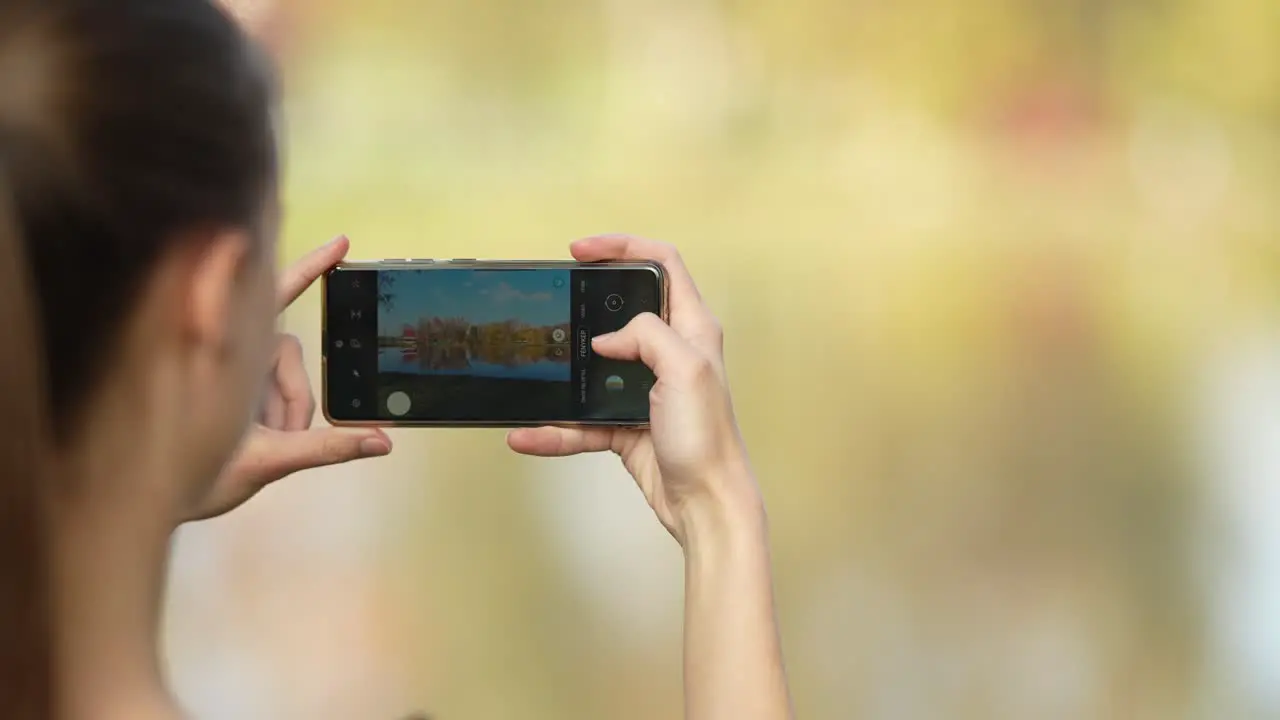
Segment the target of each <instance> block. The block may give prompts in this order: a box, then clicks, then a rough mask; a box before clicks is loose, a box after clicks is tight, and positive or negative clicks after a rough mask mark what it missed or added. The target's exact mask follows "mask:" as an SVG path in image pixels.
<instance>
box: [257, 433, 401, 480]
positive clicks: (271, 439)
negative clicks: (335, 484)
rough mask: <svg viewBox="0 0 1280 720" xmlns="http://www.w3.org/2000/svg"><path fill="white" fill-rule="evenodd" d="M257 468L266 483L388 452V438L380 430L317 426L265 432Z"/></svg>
mask: <svg viewBox="0 0 1280 720" xmlns="http://www.w3.org/2000/svg"><path fill="white" fill-rule="evenodd" d="M261 443H262V445H261V446H260V447H259V448H258V450H257V454H258V455H259V463H258V466H259V468H260V472H261V474H262V476H263V479H264V480H265V481H266V482H272V481H274V480H278V479H280V478H282V477H285V476H286V475H290V474H292V473H295V472H298V471H300V470H308V469H311V468H317V467H323V466H325V465H339V464H341V463H345V462H351V461H352V460H359V459H361V458H370V457H381V456H383V455H386V454H388V453H390V452H391V439H390V438H388V437H387V436H386V434H385V433H383V432H382V431H381V430H377V429H368V430H366V429H352V428H335V427H321V428H313V429H311V430H304V431H301V432H272V433H265V434H264V435H263V437H262V439H261Z"/></svg>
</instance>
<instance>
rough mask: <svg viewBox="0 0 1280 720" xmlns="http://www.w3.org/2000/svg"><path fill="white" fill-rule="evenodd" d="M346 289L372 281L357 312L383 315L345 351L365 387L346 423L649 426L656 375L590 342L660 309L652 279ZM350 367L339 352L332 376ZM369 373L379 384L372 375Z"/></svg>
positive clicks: (523, 279) (423, 278)
mask: <svg viewBox="0 0 1280 720" xmlns="http://www.w3.org/2000/svg"><path fill="white" fill-rule="evenodd" d="M347 276H350V277H347ZM646 277H647V283H645V282H643V281H644V280H645V278H646ZM335 281H336V283H337V285H338V287H339V288H340V287H341V286H342V285H343V283H344V282H345V283H347V284H348V285H349V284H350V282H352V281H354V282H357V283H359V282H360V281H363V282H364V283H366V284H367V286H368V287H367V288H364V287H363V286H362V287H361V288H359V289H357V292H356V293H355V296H354V297H353V298H352V301H351V302H352V305H353V307H355V306H360V305H362V304H364V302H369V303H371V304H373V305H375V306H376V307H375V308H369V309H371V310H373V313H371V314H373V315H374V316H375V317H376V329H375V328H373V327H370V325H371V323H369V322H368V321H367V320H366V319H365V318H366V317H367V316H366V315H365V312H366V310H364V309H363V308H361V309H358V310H357V311H356V312H357V314H358V321H363V323H361V322H357V326H358V325H361V324H363V326H364V329H363V332H362V331H361V330H360V329H358V328H357V327H353V328H352V331H351V332H350V333H348V335H350V336H351V337H349V338H348V339H347V340H346V343H347V346H346V348H345V349H346V351H347V354H348V355H350V356H351V360H352V363H351V365H352V368H353V371H354V373H355V375H354V376H353V377H354V378H355V379H353V381H352V382H350V383H348V384H347V386H348V387H349V390H348V391H346V392H345V393H342V394H344V395H345V396H347V397H349V400H348V404H347V407H346V411H347V412H346V413H342V414H335V417H341V418H342V419H346V417H345V415H346V414H350V415H351V419H376V420H388V421H413V420H424V421H446V422H447V421H462V422H492V423H502V422H540V421H545V422H556V421H574V420H589V419H598V420H621V421H627V420H637V421H640V420H645V419H647V417H648V393H649V390H650V389H651V388H652V385H653V380H654V379H653V375H652V373H650V372H649V370H648V369H647V368H645V367H644V366H643V365H640V364H638V363H624V362H617V361H612V360H609V359H607V358H602V357H599V356H597V355H595V353H594V352H593V351H592V350H591V341H590V339H591V337H592V336H594V335H598V334H602V333H606V332H611V331H614V330H618V329H620V328H621V327H622V326H624V325H625V324H626V323H627V322H628V321H629V320H630V319H631V318H633V317H634V316H635V315H636V314H638V313H640V312H645V311H656V310H657V309H658V308H657V299H658V295H657V276H656V274H654V273H652V272H648V271H645V270H625V269H609V268H600V269H568V268H566V269H552V268H541V269H472V268H452V269H451V268H440V269H389V270H378V271H360V272H354V271H353V272H344V273H337V274H336V275H335V278H331V283H333V282H335ZM645 285H648V286H650V287H651V288H652V289H645ZM362 297H363V298H365V299H364V300H362V299H361V298H362ZM331 300H332V298H331ZM346 316H347V317H348V318H350V317H351V314H350V312H348V313H347V315H346ZM339 317H341V315H339ZM370 332H372V334H373V337H368V335H369V333H370ZM361 334H363V335H365V341H364V342H361V339H360V335H361ZM340 340H341V338H339V341H340ZM352 342H354V343H355V344H356V346H357V347H355V348H352V347H351V343H352ZM342 357H343V354H342V350H341V349H339V348H337V346H336V345H332V344H331V347H330V368H331V370H332V371H334V372H335V373H336V374H337V375H338V376H341V374H342V370H341V369H340V366H342V365H343V362H342V361H341V359H340V358H342ZM370 360H373V361H374V363H375V364H373V366H372V367H369V365H370V362H369V361H370ZM361 365H363V366H365V367H366V368H368V369H370V370H372V371H373V373H372V378H365V377H364V376H362V375H361V373H360V372H359V367H358V366H361ZM361 379H363V382H361V381H360V380H361ZM333 390H337V387H336V386H331V392H332V391H333ZM343 399H347V398H346V397H344V398H341V399H339V404H341V403H342V400H343ZM339 409H340V408H339ZM333 411H334V409H333V408H331V413H332V412H333Z"/></svg>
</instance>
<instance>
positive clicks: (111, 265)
mask: <svg viewBox="0 0 1280 720" xmlns="http://www.w3.org/2000/svg"><path fill="white" fill-rule="evenodd" d="M272 94H273V93H272V88H271V86H270V81H269V73H268V72H267V63H266V61H265V59H264V58H263V57H262V55H261V54H259V53H258V52H257V49H256V47H255V46H253V45H252V43H251V42H250V41H249V40H248V39H247V38H246V37H245V35H244V34H243V32H242V30H241V29H240V28H239V26H238V25H236V24H235V22H234V21H233V20H231V19H230V18H229V17H228V16H227V15H226V14H225V13H224V12H223V11H222V10H221V9H220V8H219V7H217V6H216V5H215V4H213V3H212V2H210V0H6V2H4V3H3V5H2V6H0V162H3V163H4V164H5V166H6V167H7V170H8V175H9V178H10V182H11V184H12V186H13V193H14V200H15V203H14V204H15V207H16V214H17V222H18V228H19V231H20V233H21V235H22V237H23V238H24V240H25V243H26V247H27V256H28V261H29V262H30V265H31V268H32V272H33V274H34V278H35V286H36V294H37V298H38V303H37V304H38V307H39V312H40V313H41V321H40V323H39V326H40V328H41V332H42V335H43V337H44V347H45V350H46V353H47V361H48V364H49V383H50V385H49V392H50V403H51V405H52V420H53V424H54V427H55V430H56V432H57V433H58V436H59V437H60V438H65V437H67V436H68V435H70V434H72V432H73V430H74V423H75V421H76V419H77V417H76V410H77V408H78V407H82V406H83V405H84V404H85V402H86V398H88V397H90V396H91V391H92V390H93V389H94V387H95V385H96V383H97V382H98V380H99V379H100V377H101V375H102V374H103V373H104V372H105V371H106V370H107V367H106V363H104V362H103V359H104V358H110V357H112V352H111V350H112V349H113V348H112V347H111V343H112V340H113V338H114V337H115V336H116V334H117V333H116V331H118V330H119V329H120V325H121V323H122V322H123V320H124V319H125V318H126V317H128V314H129V312H130V311H131V310H132V308H133V305H134V302H135V301H136V300H137V298H138V295H139V293H140V291H141V290H142V288H143V286H144V285H145V281H146V280H147V279H148V278H149V277H150V274H151V272H152V271H153V270H154V268H155V266H156V264H157V262H158V261H159V259H160V258H161V257H163V256H164V255H165V253H166V252H169V251H171V250H172V249H173V248H172V244H174V243H176V242H179V241H181V240H182V238H184V237H200V236H202V234H201V233H198V232H192V231H196V230H201V229H205V230H217V229H220V228H222V227H246V228H251V227H255V226H256V223H257V221H258V218H259V216H260V214H261V212H262V210H263V200H264V198H265V197H266V193H267V191H268V189H269V187H270V186H271V183H273V182H274V180H275V177H274V176H275V142H274V133H273V131H272V127H271V123H272V119H271V102H272ZM203 236H205V237H207V236H208V234H204V235H203Z"/></svg>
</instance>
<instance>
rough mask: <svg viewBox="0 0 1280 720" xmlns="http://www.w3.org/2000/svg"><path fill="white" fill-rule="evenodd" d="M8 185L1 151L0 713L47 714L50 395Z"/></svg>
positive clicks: (43, 718)
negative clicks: (47, 390) (45, 464)
mask: <svg viewBox="0 0 1280 720" xmlns="http://www.w3.org/2000/svg"><path fill="white" fill-rule="evenodd" d="M10 190H11V188H10V186H9V184H8V182H7V178H6V174H5V166H4V157H3V154H0V342H2V343H3V344H2V345H0V717H2V718H6V719H8V718H12V719H13V720H47V719H48V718H52V717H53V716H54V707H53V705H54V696H53V672H54V669H53V648H52V644H53V637H52V626H51V620H50V614H51V608H50V600H51V599H52V598H51V597H50V596H51V594H52V593H51V577H50V576H51V568H50V557H49V555H50V550H49V543H50V538H49V535H48V532H47V525H48V517H49V516H48V508H47V501H46V500H45V497H46V493H47V491H48V490H49V488H48V487H47V486H46V481H45V473H44V468H43V465H44V463H45V459H46V457H47V455H46V452H47V447H48V445H47V444H48V442H49V438H50V435H49V432H48V431H47V428H48V425H47V423H48V421H49V418H48V417H47V412H48V403H47V399H46V394H45V390H46V387H45V378H44V369H43V361H42V354H43V353H42V351H41V348H40V334H39V333H37V332H36V331H37V317H36V310H37V308H36V306H35V300H34V297H35V296H34V294H33V292H32V280H31V277H30V275H31V272H30V266H29V265H28V262H27V258H26V252H25V248H24V246H23V243H22V238H21V231H20V225H19V223H18V218H17V212H16V208H15V207H14V205H13V198H12V195H11V193H10Z"/></svg>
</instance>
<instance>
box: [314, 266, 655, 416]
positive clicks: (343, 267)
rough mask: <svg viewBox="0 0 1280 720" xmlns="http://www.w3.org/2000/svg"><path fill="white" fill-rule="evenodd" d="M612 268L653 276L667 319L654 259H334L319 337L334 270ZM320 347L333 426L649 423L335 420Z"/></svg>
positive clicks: (324, 281)
mask: <svg viewBox="0 0 1280 720" xmlns="http://www.w3.org/2000/svg"><path fill="white" fill-rule="evenodd" d="M609 268H616V269H620V270H626V269H630V270H649V271H651V272H653V274H654V275H656V276H657V277H658V291H659V294H658V310H659V312H658V313H657V314H658V316H659V317H661V318H662V321H663V322H670V317H669V314H670V311H669V307H668V306H669V304H670V303H669V300H670V287H669V283H668V280H667V271H666V268H664V267H662V263H660V262H658V261H656V260H607V261H603V262H593V263H584V262H576V261H573V260H477V259H475V258H452V259H447V260H436V259H418V258H404V259H388V260H361V261H353V262H344V263H339V264H338V265H337V266H335V267H334V268H332V269H330V270H329V271H328V272H326V273H325V274H324V275H323V276H322V277H321V279H320V318H321V319H320V323H321V328H322V331H321V333H320V335H321V337H324V338H327V337H328V332H326V330H327V325H328V322H329V276H330V275H331V274H332V273H333V272H335V271H338V270H468V269H470V270H592V269H602V270H603V269H609ZM322 345H324V347H322V348H321V351H320V398H321V399H320V411H321V413H322V414H323V415H324V419H325V421H326V422H328V423H329V424H330V425H333V426H335V427H380V428H519V427H540V426H543V425H555V426H558V427H612V428H647V427H649V423H647V422H642V423H636V422H618V421H616V420H575V421H568V422H566V421H563V420H545V421H537V420H529V421H489V420H336V419H334V417H333V416H332V415H330V414H329V347H328V344H327V343H323V342H322Z"/></svg>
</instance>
